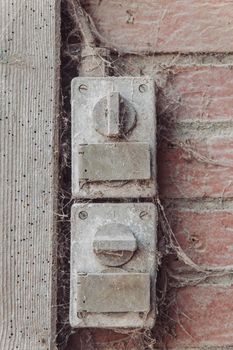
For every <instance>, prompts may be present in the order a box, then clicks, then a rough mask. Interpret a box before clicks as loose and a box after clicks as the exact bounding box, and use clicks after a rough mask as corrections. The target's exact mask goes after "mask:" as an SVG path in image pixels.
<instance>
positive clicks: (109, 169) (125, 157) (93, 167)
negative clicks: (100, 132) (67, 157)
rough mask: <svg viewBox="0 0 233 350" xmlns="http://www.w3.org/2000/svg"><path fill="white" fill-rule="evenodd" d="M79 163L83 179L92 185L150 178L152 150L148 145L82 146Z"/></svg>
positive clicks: (80, 177) (109, 144)
mask: <svg viewBox="0 0 233 350" xmlns="http://www.w3.org/2000/svg"><path fill="white" fill-rule="evenodd" d="M139 159H140V167H138V161H139ZM77 164H78V172H79V174H78V175H79V179H80V180H85V181H92V182H93V181H120V180H123V181H125V180H147V179H150V151H149V145H148V144H147V143H136V142H130V143H127V142H120V143H103V144H101V143H100V144H98V143H97V144H89V145H80V146H79V148H78V157H77Z"/></svg>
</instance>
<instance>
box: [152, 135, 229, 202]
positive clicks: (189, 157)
mask: <svg viewBox="0 0 233 350" xmlns="http://www.w3.org/2000/svg"><path fill="white" fill-rule="evenodd" d="M197 136H198V132H195V133H194V134H191V135H190V136H189V137H187V138H186V142H185V141H184V140H179V139H176V140H173V139H172V138H171V143H169V142H164V143H162V144H161V145H160V148H159V151H158V183H159V193H160V196H161V197H166V198H197V197H199V198H204V197H213V198H214V197H215V198H216V197H223V198H227V197H232V196H233V181H232V169H233V139H232V137H224V136H222V137H221V136H216V135H215V136H211V134H210V135H206V136H205V137H204V138H202V139H201V140H200V139H198V138H197ZM172 142H176V145H175V146H173V145H172ZM181 142H182V143H181ZM179 143H181V147H182V148H180V146H179ZM185 149H186V150H185ZM190 150H191V151H190ZM225 165H226V166H225Z"/></svg>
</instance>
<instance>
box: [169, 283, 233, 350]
mask: <svg viewBox="0 0 233 350" xmlns="http://www.w3.org/2000/svg"><path fill="white" fill-rule="evenodd" d="M232 295H233V287H232V286H231V287H229V286H225V287H224V286H214V285H212V286H211V285H199V286H195V287H186V288H183V289H181V290H180V291H178V294H177V307H175V308H174V313H173V315H172V317H174V318H175V319H176V321H177V328H176V332H177V337H176V339H174V340H173V341H171V342H170V344H169V348H173V349H174V348H175V349H181V348H182V349H183V348H186V349H192V348H195V347H204V346H219V349H223V347H224V346H230V345H232V334H233V302H232Z"/></svg>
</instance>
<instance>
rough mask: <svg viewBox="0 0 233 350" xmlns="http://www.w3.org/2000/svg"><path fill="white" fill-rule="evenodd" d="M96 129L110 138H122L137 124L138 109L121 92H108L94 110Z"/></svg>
mask: <svg viewBox="0 0 233 350" xmlns="http://www.w3.org/2000/svg"><path fill="white" fill-rule="evenodd" d="M93 120H94V124H95V130H96V131H97V132H98V133H99V134H101V135H103V136H107V137H109V138H113V139H114V138H121V137H124V136H125V135H127V134H128V133H129V132H130V131H131V130H133V128H134V127H135V126H136V111H135V109H134V107H133V106H132V104H131V103H130V102H129V101H128V100H126V99H124V98H123V97H122V96H121V95H120V93H119V92H117V91H112V92H108V94H107V96H105V97H103V98H101V99H100V100H99V101H98V102H97V103H96V105H95V107H94V110H93Z"/></svg>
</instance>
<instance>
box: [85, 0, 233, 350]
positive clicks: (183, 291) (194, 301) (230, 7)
mask: <svg viewBox="0 0 233 350" xmlns="http://www.w3.org/2000/svg"><path fill="white" fill-rule="evenodd" d="M83 3H84V5H85V8H86V10H87V12H88V13H89V14H90V15H91V16H92V18H93V20H94V22H95V23H96V27H97V29H98V31H99V32H100V33H101V35H102V36H103V37H104V38H105V41H106V43H109V44H111V46H113V47H114V48H116V49H117V50H118V51H119V52H121V53H122V52H124V53H126V52H128V54H124V55H122V56H121V57H119V58H118V59H117V61H116V62H115V74H120V75H129V74H130V75H135V76H137V75H140V74H145V75H150V76H153V77H155V80H156V83H157V85H158V105H157V111H158V122H159V125H158V129H159V130H158V134H159V135H158V136H159V137H158V181H159V194H160V197H161V199H162V201H163V204H164V205H165V207H166V211H167V215H168V218H169V221H170V223H171V226H172V229H173V231H174V233H175V234H176V237H177V239H178V241H179V242H180V244H181V246H182V248H183V249H184V250H185V252H186V253H187V254H188V256H190V257H191V258H192V259H193V260H194V262H195V263H197V264H204V265H209V266H211V267H215V268H218V267H224V266H228V271H229V270H230V271H231V269H230V265H232V266H233V201H232V198H233V137H232V136H233V69H232V63H233V55H232V52H233V40H232V36H233V1H231V0H143V1H142V0H124V1H120V0H102V1H101V0H88V1H84V2H83ZM146 53H149V54H146ZM171 269H173V272H174V273H179V275H180V276H181V277H182V276H184V277H185V276H187V273H189V271H188V269H187V267H186V266H185V265H183V264H181V263H177V262H176V261H174V262H173V263H172V266H171ZM232 295H233V284H232V277H231V273H228V272H226V273H225V274H221V273H218V274H216V276H212V277H211V278H208V279H206V280H204V279H203V280H202V281H199V283H198V284H197V285H193V286H188V287H184V288H179V289H178V291H177V295H176V305H177V308H176V310H174V312H173V314H172V316H171V317H173V318H174V319H175V320H176V337H175V338H174V339H173V340H171V339H170V338H169V339H167V340H168V348H169V349H177V350H178V349H179V350H181V349H204V348H205V347H210V348H211V349H224V348H225V346H226V347H227V348H228V347H229V348H232V349H233V298H232ZM100 333H101V332H99V333H96V334H95V336H96V337H97V338H96V339H98V342H100V343H101V341H106V339H107V340H108V341H109V340H113V339H114V336H116V335H111V334H110V335H109V333H108V334H107V333H106V332H105V333H104V332H102V333H101V334H102V336H99V334H100ZM106 334H107V335H106ZM106 337H107V338H106ZM101 339H102V340H101ZM117 339H118V338H117ZM107 348H108V349H110V348H111V347H109V346H108V347H107ZM107 348H106V349H107ZM126 348H127V347H126ZM128 348H130V349H136V347H135V345H132V344H131V345H129V347H128Z"/></svg>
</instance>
